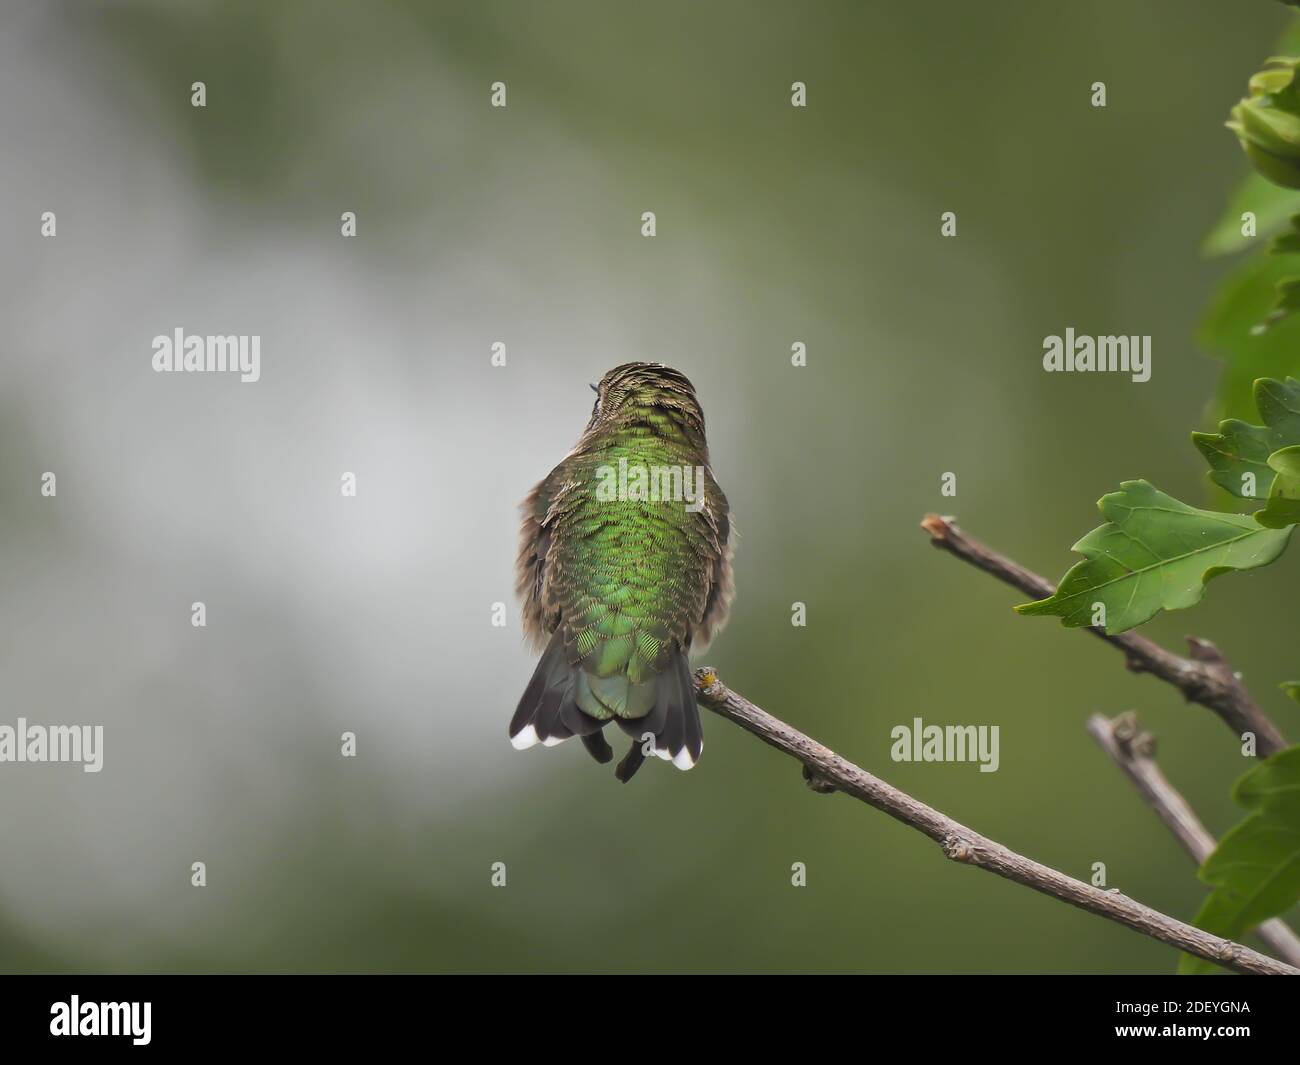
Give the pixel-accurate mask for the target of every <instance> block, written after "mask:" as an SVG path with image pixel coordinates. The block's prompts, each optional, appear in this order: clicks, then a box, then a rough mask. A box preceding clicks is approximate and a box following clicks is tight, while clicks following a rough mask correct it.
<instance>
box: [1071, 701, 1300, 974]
mask: <svg viewBox="0 0 1300 1065" xmlns="http://www.w3.org/2000/svg"><path fill="white" fill-rule="evenodd" d="M1088 732H1089V734H1090V735H1091V736H1092V737H1093V739H1095V740H1096V741H1097V743H1098V744H1099V745H1100V746H1101V749H1102V750H1103V751H1105V752H1106V753H1107V754H1108V755H1110V757H1111V759H1112V760H1113V761H1114V762H1115V764H1116V765H1117V766H1119V767H1120V769H1121V770H1123V772H1124V775H1125V776H1127V777H1128V778H1129V780H1131V781H1132V782H1133V786H1134V787H1135V788H1137V790H1138V792H1139V794H1140V795H1141V796H1142V798H1144V799H1145V800H1146V801H1147V804H1148V805H1149V806H1150V807H1151V808H1152V809H1153V810H1154V811H1155V812H1156V816H1158V817H1159V818H1160V820H1161V821H1163V822H1164V823H1165V825H1166V826H1167V827H1168V828H1169V831H1170V832H1172V833H1173V834H1174V838H1175V839H1177V840H1178V842H1179V843H1181V844H1182V845H1183V850H1185V851H1186V852H1187V853H1188V854H1189V855H1190V856H1191V858H1192V861H1194V862H1195V863H1196V864H1197V865H1200V864H1201V863H1202V862H1203V861H1205V859H1206V858H1207V857H1208V856H1209V854H1210V852H1211V851H1212V850H1214V847H1215V842H1214V837H1213V836H1211V835H1210V833H1209V832H1208V831H1207V830H1206V828H1205V826H1204V825H1203V824H1201V822H1200V819H1199V818H1198V817H1197V816H1196V814H1195V813H1194V812H1193V811H1192V808H1191V807H1190V806H1188V805H1187V800H1186V799H1184V798H1183V797H1182V795H1181V794H1179V792H1178V790H1177V789H1176V788H1175V787H1174V786H1173V785H1172V784H1170V783H1169V779H1168V777H1166V776H1165V775H1164V773H1162V772H1161V771H1160V767H1159V766H1158V765H1157V764H1156V760H1155V737H1154V736H1152V735H1151V733H1149V732H1144V731H1143V730H1142V729H1141V728H1140V726H1139V725H1138V720H1137V715H1136V714H1135V713H1133V712H1132V711H1129V712H1128V713H1126V714H1120V715H1119V716H1118V717H1116V718H1106V717H1103V716H1102V715H1101V714H1093V715H1092V717H1090V718H1089V719H1088ZM1256 932H1257V933H1258V934H1259V938H1260V939H1261V940H1263V941H1264V943H1265V944H1266V945H1267V946H1268V947H1269V949H1270V950H1272V951H1273V953H1274V954H1276V955H1277V956H1278V957H1279V958H1281V959H1282V960H1283V961H1286V962H1289V963H1290V964H1292V965H1300V937H1297V936H1296V934H1295V933H1294V932H1293V931H1291V927H1290V926H1289V925H1288V924H1287V923H1286V922H1285V921H1282V920H1280V919H1278V918H1276V917H1275V918H1273V919H1272V920H1269V921H1265V922H1264V923H1263V924H1261V925H1260V926H1259V928H1257V929H1256Z"/></svg>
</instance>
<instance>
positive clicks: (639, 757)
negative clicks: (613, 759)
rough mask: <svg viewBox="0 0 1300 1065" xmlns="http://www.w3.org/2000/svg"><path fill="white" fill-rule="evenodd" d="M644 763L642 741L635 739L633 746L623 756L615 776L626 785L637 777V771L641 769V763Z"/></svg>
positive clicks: (615, 770) (616, 768) (615, 769)
mask: <svg viewBox="0 0 1300 1065" xmlns="http://www.w3.org/2000/svg"><path fill="white" fill-rule="evenodd" d="M644 761H645V755H644V754H642V753H641V741H640V740H638V739H633V740H632V746H631V747H629V748H628V752H627V754H625V755H623V760H622V761H621V762H619V763H618V765H617V766H615V767H614V776H616V777H618V779H619V780H621V781H622V782H623V783H624V784H626V783H627V782H628V781H629V780H631V779H632V778H633V777H634V776H636V771H637V770H638V769H640V768H641V763H642V762H644Z"/></svg>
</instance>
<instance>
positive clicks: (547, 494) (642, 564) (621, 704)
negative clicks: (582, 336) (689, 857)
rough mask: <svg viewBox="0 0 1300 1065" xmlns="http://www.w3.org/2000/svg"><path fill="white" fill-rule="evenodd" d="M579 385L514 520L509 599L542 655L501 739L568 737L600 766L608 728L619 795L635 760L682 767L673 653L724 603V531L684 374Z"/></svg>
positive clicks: (728, 551) (642, 372) (686, 728)
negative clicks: (567, 443) (622, 738)
mask: <svg viewBox="0 0 1300 1065" xmlns="http://www.w3.org/2000/svg"><path fill="white" fill-rule="evenodd" d="M591 388H592V389H593V390H594V391H595V393H596V402H595V405H594V406H593V407H592V410H591V419H590V421H588V422H587V428H586V429H585V430H584V431H583V433H582V436H581V438H580V439H579V440H578V443H577V444H576V445H575V446H574V448H573V450H572V451H570V452H569V453H568V455H566V456H565V457H564V459H563V460H562V461H561V462H560V464H559V465H558V466H556V467H555V469H553V470H552V471H551V472H550V473H549V474H547V475H546V476H545V477H544V478H543V479H542V480H541V481H540V482H539V483H538V484H537V486H536V487H535V488H534V489H533V490H532V491H531V492H530V493H529V494H528V496H527V498H525V500H524V502H523V504H522V505H521V508H520V509H521V511H522V513H523V523H522V526H521V528H520V535H519V558H518V563H517V566H516V578H517V581H516V586H515V592H516V594H517V595H518V596H519V598H520V601H521V604H522V607H523V629H524V635H525V638H526V639H527V640H528V641H529V642H530V643H531V644H532V645H533V647H534V649H540V650H541V652H542V656H541V659H540V660H539V661H538V663H537V668H536V670H535V671H534V673H533V677H532V680H531V681H530V682H529V684H528V687H527V688H526V689H525V691H524V694H523V697H522V698H521V699H520V700H519V707H518V709H517V710H516V711H515V715H514V718H513V719H512V720H511V722H510V742H511V744H512V745H513V746H514V747H515V748H517V749H520V750H522V749H524V748H526V747H532V746H534V745H535V744H537V743H541V744H543V745H545V746H548V747H550V746H554V745H555V744H558V743H561V742H562V741H564V740H567V739H569V738H571V737H573V736H578V737H580V738H581V740H582V744H583V746H584V747H585V748H586V749H587V751H588V753H590V754H591V756H592V757H593V758H594V759H595V760H596V761H597V762H600V763H601V764H605V763H608V762H609V761H611V760H612V759H613V757H614V751H613V748H611V746H610V744H609V741H608V740H607V739H606V737H605V734H604V730H605V726H606V725H608V724H610V723H611V722H613V723H615V724H617V725H618V727H619V728H620V729H621V730H622V731H623V732H624V733H626V734H627V735H629V736H631V737H632V746H631V748H630V749H629V750H628V753H627V755H626V756H625V757H624V758H623V759H622V761H620V762H619V764H618V766H617V767H616V769H615V773H614V775H615V776H616V777H617V778H618V779H619V780H621V781H623V782H624V783H626V782H627V781H628V780H630V779H631V778H632V775H633V774H634V773H636V771H637V770H638V769H639V768H640V767H641V764H642V763H643V762H644V760H645V758H646V756H647V755H648V754H655V755H657V756H658V757H660V758H662V759H664V760H666V761H670V762H672V763H673V765H675V766H676V767H677V768H678V769H690V768H691V767H692V766H693V765H695V763H696V762H697V761H698V760H699V757H700V752H701V751H702V750H703V747H704V736H703V731H702V729H701V727H700V712H699V707H698V705H697V703H696V698H695V683H694V679H693V678H692V676H691V670H690V665H689V658H688V656H689V654H690V652H691V651H693V650H694V651H697V652H698V651H700V650H702V649H703V648H704V647H705V646H706V645H707V644H708V642H709V640H710V639H711V637H712V636H713V634H714V633H716V632H717V631H718V629H719V628H720V627H721V625H722V624H723V622H724V621H725V620H726V616H727V611H728V610H729V608H730V605H731V597H732V576H731V558H732V544H731V538H732V530H731V518H730V513H729V508H728V506H727V497H726V496H725V495H723V494H722V489H721V488H719V487H718V482H717V481H716V480H714V477H713V471H712V470H711V469H710V467H709V452H708V444H707V443H706V441H705V436H704V411H703V410H702V409H701V407H700V402H699V400H698V399H697V398H696V396H695V388H694V386H693V385H692V384H691V382H690V381H689V380H687V378H686V376H685V375H684V374H683V373H681V372H680V371H679V370H674V369H673V368H672V367H671V366H665V365H663V364H662V363H654V362H628V363H624V364H623V365H621V366H616V367H614V369H612V370H610V371H609V372H608V373H607V374H605V376H604V377H602V378H601V379H600V383H599V384H593V385H592V386H591Z"/></svg>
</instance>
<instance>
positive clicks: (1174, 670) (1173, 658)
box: [921, 514, 1287, 758]
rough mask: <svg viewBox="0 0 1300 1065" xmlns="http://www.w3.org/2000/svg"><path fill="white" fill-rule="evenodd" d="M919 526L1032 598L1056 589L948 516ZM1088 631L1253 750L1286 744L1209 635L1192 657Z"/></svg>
mask: <svg viewBox="0 0 1300 1065" xmlns="http://www.w3.org/2000/svg"><path fill="white" fill-rule="evenodd" d="M921 528H923V529H924V530H925V531H926V532H928V533H929V534H930V538H931V542H932V543H933V544H934V546H935V547H938V548H942V549H943V550H944V551H947V552H948V553H949V554H952V555H956V556H957V557H958V558H960V559H961V560H962V561H964V562H969V563H970V564H971V565H972V566H974V567H976V569H982V570H983V571H984V572H985V573H989V574H992V575H993V576H994V577H996V578H997V579H998V580H1000V581H1003V582H1004V583H1006V584H1009V585H1011V586H1012V587H1013V588H1019V589H1020V590H1021V591H1022V592H1024V593H1025V594H1026V595H1028V596H1031V597H1033V598H1034V599H1046V598H1047V597H1048V596H1050V595H1052V594H1053V593H1055V591H1056V586H1055V585H1054V584H1052V583H1051V581H1048V580H1044V579H1043V578H1042V577H1040V576H1038V574H1036V573H1031V572H1030V571H1029V570H1027V569H1025V568H1024V567H1023V566H1021V565H1019V564H1017V563H1015V562H1013V561H1011V559H1009V558H1007V557H1005V556H1004V555H1000V554H998V553H997V552H996V551H994V550H993V549H992V548H991V547H987V546H986V545H984V544H982V543H980V542H979V541H978V540H976V539H974V538H973V537H970V536H967V535H966V533H964V532H963V531H962V530H961V529H960V528H959V527H958V526H957V523H956V522H954V521H953V520H952V519H951V518H943V517H940V516H939V515H938V514H927V515H926V517H925V520H924V521H922V522H921ZM1087 631H1088V632H1090V633H1092V634H1093V635H1094V636H1096V637H1097V638H1098V639H1101V640H1105V641H1106V643H1108V644H1110V645H1111V646H1112V647H1115V648H1118V649H1119V650H1120V651H1122V652H1123V654H1124V658H1125V661H1126V662H1127V663H1128V668H1129V669H1131V670H1132V671H1133V672H1134V673H1150V674H1152V675H1153V676H1156V677H1159V678H1160V679H1161V680H1163V681H1166V682H1167V683H1169V684H1172V685H1173V686H1174V687H1175V688H1177V689H1178V690H1179V691H1181V692H1182V693H1183V695H1184V696H1185V697H1186V698H1187V699H1188V701H1190V702H1193V703H1199V704H1200V705H1201V706H1204V707H1208V708H1209V709H1210V710H1213V711H1214V712H1215V713H1216V714H1218V715H1219V717H1220V718H1221V719H1222V720H1223V722H1224V723H1225V724H1226V725H1227V726H1228V727H1229V728H1230V729H1232V731H1233V734H1234V735H1236V736H1237V738H1238V739H1240V738H1241V737H1242V736H1243V735H1244V734H1245V733H1247V732H1249V733H1253V734H1254V736H1255V753H1256V754H1257V755H1258V756H1259V757H1260V758H1267V757H1268V756H1269V755H1272V754H1276V753H1277V752H1278V751H1280V750H1283V749H1284V748H1285V747H1286V746H1287V741H1286V738H1285V737H1284V736H1283V735H1282V733H1281V731H1280V730H1279V729H1278V727H1277V726H1276V725H1275V724H1273V722H1272V721H1271V720H1269V718H1268V717H1267V716H1266V715H1265V714H1264V712H1263V711H1262V710H1260V708H1259V706H1258V705H1257V704H1256V703H1255V700H1254V699H1252V698H1251V695H1250V692H1249V691H1247V690H1246V686H1245V685H1244V684H1243V683H1242V682H1241V678H1240V677H1238V676H1237V674H1236V673H1234V672H1233V670H1232V667H1231V666H1230V665H1228V662H1227V660H1226V659H1225V658H1224V657H1223V655H1222V654H1221V653H1220V651H1219V649H1218V648H1217V647H1215V646H1214V644H1212V643H1210V642H1209V640H1201V639H1198V638H1197V637H1195V636H1189V637H1188V638H1187V644H1188V647H1189V649H1190V655H1191V657H1189V658H1183V657H1182V656H1181V655H1176V654H1174V653H1173V652H1172V651H1166V650H1165V649H1164V648H1163V647H1161V646H1160V645H1159V644H1158V643H1156V642H1155V641H1154V640H1149V639H1147V637H1145V636H1139V635H1138V634H1137V633H1136V632H1121V633H1119V634H1118V635H1115V636H1111V635H1108V634H1107V633H1105V632H1103V631H1102V630H1101V629H1098V628H1089V629H1088V630H1087Z"/></svg>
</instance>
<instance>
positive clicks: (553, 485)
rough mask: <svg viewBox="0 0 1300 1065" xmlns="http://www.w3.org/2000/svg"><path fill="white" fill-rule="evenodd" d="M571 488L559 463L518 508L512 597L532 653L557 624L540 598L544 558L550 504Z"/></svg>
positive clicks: (550, 525) (548, 541)
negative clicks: (519, 517)
mask: <svg viewBox="0 0 1300 1065" xmlns="http://www.w3.org/2000/svg"><path fill="white" fill-rule="evenodd" d="M573 487H574V485H573V484H572V482H571V481H570V480H569V478H568V477H567V476H566V469H565V466H564V464H563V463H561V464H560V465H559V466H556V467H555V469H553V470H552V471H551V472H550V473H548V474H547V475H546V476H545V477H544V478H542V480H540V481H539V482H538V483H537V485H536V487H534V488H533V490H532V491H531V492H529V493H528V495H527V496H526V497H525V499H524V501H523V503H521V504H520V506H519V509H520V512H521V514H522V515H523V522H522V523H521V525H520V527H519V557H518V559H517V560H516V562H515V595H516V596H518V598H519V600H520V603H521V604H522V609H523V628H524V638H525V639H526V640H528V642H529V643H530V644H532V645H533V648H534V649H535V650H537V649H540V648H541V647H543V646H544V645H545V644H546V640H547V637H548V636H549V635H550V634H551V633H552V632H554V631H555V628H556V625H558V624H559V615H558V612H556V611H554V610H553V609H548V608H547V606H546V603H545V601H544V599H543V592H544V589H545V583H546V556H547V553H548V552H549V550H550V546H551V536H552V532H553V529H554V524H555V515H554V513H553V512H552V509H551V508H552V503H553V501H554V500H555V498H556V497H558V496H561V495H564V494H566V491H572V489H573Z"/></svg>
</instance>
